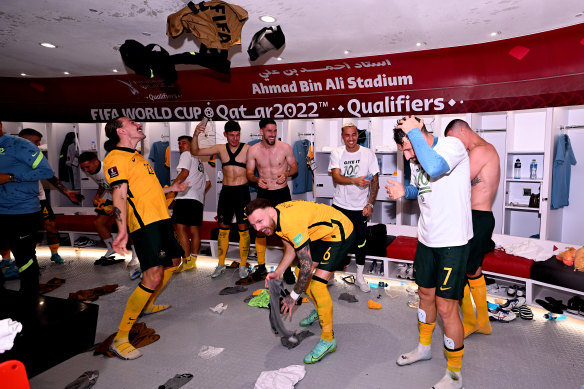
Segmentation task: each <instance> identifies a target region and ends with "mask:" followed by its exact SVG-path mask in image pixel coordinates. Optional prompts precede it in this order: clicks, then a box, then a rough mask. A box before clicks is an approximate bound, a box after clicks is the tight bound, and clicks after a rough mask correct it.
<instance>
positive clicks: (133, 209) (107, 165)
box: [103, 147, 170, 232]
mask: <svg viewBox="0 0 584 389" xmlns="http://www.w3.org/2000/svg"><path fill="white" fill-rule="evenodd" d="M103 170H104V172H105V178H106V180H107V182H109V184H110V186H112V187H113V186H114V185H116V184H120V183H124V182H125V183H127V184H128V197H127V213H128V228H129V230H130V232H134V231H136V230H137V229H139V228H142V227H144V226H146V225H148V224H151V223H154V222H157V221H159V220H164V219H169V218H170V214H169V213H168V208H167V207H166V198H165V196H164V191H163V190H162V187H161V186H160V182H159V181H158V178H156V174H155V173H154V170H153V169H152V166H150V163H149V162H148V161H147V160H145V159H144V157H143V156H142V155H140V153H138V152H137V151H136V150H133V149H130V148H124V147H116V148H115V149H113V150H112V151H111V152H110V153H109V154H108V155H107V156H106V157H105V159H104V161H103Z"/></svg>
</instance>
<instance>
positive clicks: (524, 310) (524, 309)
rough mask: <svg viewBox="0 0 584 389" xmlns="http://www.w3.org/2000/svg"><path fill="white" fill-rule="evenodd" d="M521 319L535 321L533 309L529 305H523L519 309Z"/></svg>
mask: <svg viewBox="0 0 584 389" xmlns="http://www.w3.org/2000/svg"><path fill="white" fill-rule="evenodd" d="M519 317H520V318H522V319H524V320H533V312H532V311H531V308H529V307H528V306H527V305H522V306H520V307H519Z"/></svg>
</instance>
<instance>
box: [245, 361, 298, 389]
mask: <svg viewBox="0 0 584 389" xmlns="http://www.w3.org/2000/svg"><path fill="white" fill-rule="evenodd" d="M305 374H306V368H305V367H304V366H302V365H291V366H288V367H283V368H281V369H278V370H269V371H262V372H261V373H260V376H259V377H258V379H257V381H256V383H255V386H254V389H273V388H278V389H293V388H294V385H296V383H297V382H298V381H300V380H301V379H303V378H304V375H305Z"/></svg>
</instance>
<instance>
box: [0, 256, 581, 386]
mask: <svg viewBox="0 0 584 389" xmlns="http://www.w3.org/2000/svg"><path fill="white" fill-rule="evenodd" d="M60 252H61V255H62V256H63V258H65V261H66V263H65V264H64V265H56V264H53V263H51V262H50V260H49V259H48V250H47V249H46V248H39V250H38V254H39V263H40V264H41V265H42V266H45V269H44V270H43V273H42V278H41V282H46V281H48V280H49V279H50V278H52V277H60V278H65V279H66V283H65V284H64V285H62V286H61V287H60V288H58V289H56V290H54V291H53V292H51V293H49V294H48V295H49V296H54V297H62V298H66V297H67V296H68V294H69V293H70V292H74V291H77V290H79V289H88V288H94V287H97V286H101V285H104V284H112V283H117V284H119V285H121V286H122V288H121V290H118V291H117V292H114V293H112V294H110V295H106V296H102V297H100V298H99V300H97V301H96V302H95V303H96V304H98V305H99V318H98V324H97V334H96V342H99V341H101V340H103V339H104V338H105V337H107V336H108V335H109V334H111V333H113V332H114V331H115V330H116V328H117V325H118V322H119V320H120V318H121V315H122V312H123V309H124V306H125V303H126V300H127V298H128V296H129V295H130V293H131V292H132V291H133V289H134V288H135V287H136V285H137V281H131V280H130V279H129V278H128V275H127V271H125V268H124V264H123V263H122V264H118V265H112V266H109V267H102V266H94V265H93V261H94V260H95V259H97V258H98V257H99V256H100V255H101V254H102V253H103V249H101V250H97V249H82V250H77V251H75V250H73V249H68V248H62V249H61V251H60ZM128 259H129V258H128ZM215 265H216V260H215V259H211V258H206V257H200V258H199V261H198V268H197V269H196V270H194V271H190V272H186V273H181V274H178V275H176V276H174V277H173V279H171V282H170V283H169V285H168V287H167V288H166V290H165V291H164V292H163V293H162V294H161V296H160V297H159V300H158V301H159V302H160V303H172V305H173V307H172V308H171V309H170V310H168V311H166V312H161V313H159V314H156V315H149V316H146V317H143V318H142V320H144V321H145V322H146V323H147V325H148V326H149V327H151V328H154V329H155V330H156V331H157V333H158V334H160V335H161V338H160V340H158V341H157V342H155V343H153V344H151V345H149V346H147V347H145V348H143V349H142V351H143V354H144V355H143V356H142V357H141V358H139V359H137V360H134V361H122V360H119V359H115V358H105V357H102V356H93V355H92V353H91V352H85V353H82V354H79V355H77V356H75V357H73V358H71V359H69V360H68V361H65V362H64V363H61V364H60V365H57V366H55V367H54V368H52V369H49V370H47V371H46V372H44V373H42V374H39V375H37V376H36V377H33V378H32V379H31V386H32V388H33V389H37V388H43V389H44V388H64V387H65V386H66V385H67V384H68V383H69V382H71V381H73V380H74V379H75V378H77V377H78V376H79V375H80V374H82V373H83V372H84V371H87V370H99V373H100V375H99V379H98V380H97V383H96V385H95V386H94V388H97V389H99V388H107V389H118V388H157V387H158V386H159V385H161V384H163V383H165V382H166V380H167V379H169V378H171V377H173V376H174V375H175V374H177V373H187V372H188V373H192V374H193V375H194V378H193V380H192V381H191V382H190V383H188V384H187V385H185V386H184V388H226V389H231V388H234V389H237V388H253V386H254V383H255V381H256V379H257V378H258V376H259V374H260V372H262V371H264V370H276V369H279V368H282V367H286V366H289V365H293V364H298V365H302V364H303V363H302V359H303V357H304V355H305V354H307V353H308V352H309V351H310V350H311V349H312V348H313V347H314V345H315V344H316V342H317V341H318V335H319V334H320V328H319V327H318V324H316V323H315V324H313V325H312V327H310V329H311V330H312V331H313V332H315V333H316V336H314V337H311V338H308V339H306V340H305V341H304V342H303V343H302V344H301V345H299V346H298V347H297V348H295V349H292V350H288V349H286V348H284V347H283V346H282V345H281V344H280V342H279V339H278V338H277V337H276V336H275V335H273V334H272V332H271V330H270V325H269V322H268V312H267V310H264V309H260V308H253V307H249V306H247V304H245V303H244V302H243V299H244V298H245V297H247V296H248V295H250V294H251V292H253V291H254V290H255V289H257V288H260V287H263V285H262V284H261V283H257V284H253V285H250V286H248V288H249V289H248V291H247V292H244V293H241V294H235V295H227V296H220V295H219V294H218V292H219V291H220V290H221V289H222V288H224V287H226V286H233V284H234V282H235V281H236V279H237V275H236V273H235V271H234V270H231V269H228V270H227V272H226V274H225V275H223V276H222V277H221V278H219V279H216V280H213V279H211V277H210V275H211V272H212V270H213V268H214V266H215ZM336 279H337V281H336V282H335V283H334V284H333V285H331V286H330V288H329V290H330V293H331V296H332V298H333V301H334V319H335V336H336V338H337V341H338V348H337V351H336V352H335V353H334V354H331V355H327V356H326V357H325V358H324V359H323V360H322V361H320V362H318V363H317V364H315V365H306V376H305V378H304V379H303V380H302V381H300V382H299V383H298V384H297V385H296V388H299V389H301V388H319V389H326V388H359V389H361V388H429V387H431V386H432V384H434V383H436V382H437V381H438V380H439V379H440V378H441V377H442V375H443V374H444V371H445V366H446V361H445V359H444V356H443V352H442V330H441V329H440V328H439V326H438V327H437V328H436V331H435V332H434V338H433V342H432V355H433V358H432V360H430V361H424V362H420V363H418V364H414V365H411V366H406V367H398V366H397V365H396V364H395V360H396V358H397V357H398V355H399V354H400V353H402V352H406V351H410V350H411V349H413V348H414V347H415V345H416V344H417V336H418V330H417V325H416V318H417V316H416V311H415V309H412V308H409V307H408V306H407V305H406V301H407V293H406V291H405V284H400V283H393V284H391V285H390V288H389V293H390V294H392V295H393V296H395V298H390V297H388V296H387V295H385V294H383V295H382V297H381V298H380V299H377V298H376V297H377V294H378V293H377V291H375V290H374V291H372V292H371V293H370V294H363V293H361V292H359V291H358V290H357V289H356V288H355V287H354V286H351V285H347V284H345V283H344V282H343V281H342V280H341V278H340V275H337V278H336ZM371 281H373V279H371ZM7 287H8V288H11V289H16V288H17V287H18V282H17V281H9V282H8V284H7ZM343 292H350V293H353V294H355V295H356V296H357V298H358V299H359V302H357V303H354V304H350V303H347V302H345V301H339V300H338V296H339V295H340V294H341V293H343ZM369 298H372V299H375V300H377V301H379V302H380V303H381V304H382V305H383V308H382V309H381V310H370V309H368V308H367V300H368V299H369ZM220 302H223V303H226V304H228V308H227V310H226V311H225V312H224V313H223V314H222V315H217V314H215V313H213V312H211V311H210V310H209V307H210V306H215V305H217V304H218V303H220ZM311 308H312V304H306V305H302V306H300V307H298V310H297V311H296V312H295V314H294V316H293V320H292V322H288V326H289V327H290V328H293V329H297V328H299V327H298V321H299V320H300V319H301V318H303V317H304V316H305V315H306V314H307V313H308V312H309V311H310V309H311ZM533 310H534V314H535V319H534V320H533V321H525V320H521V319H517V320H515V321H514V322H511V323H507V324H503V323H493V334H491V335H490V336H485V335H473V336H471V337H469V338H468V339H467V340H466V341H465V355H464V358H463V370H462V374H463V381H464V384H465V385H464V386H465V387H466V388H575V389H578V388H580V387H581V386H582V385H584V348H583V346H582V345H583V344H584V321H580V320H576V319H572V318H569V319H566V320H563V321H559V322H548V321H547V320H545V319H544V318H543V314H544V311H543V310H541V309H538V308H536V307H533ZM203 345H210V346H214V347H222V348H224V349H225V350H224V351H223V352H222V353H221V354H219V355H218V356H217V357H215V358H214V359H211V360H205V359H201V358H199V357H197V353H198V352H199V350H200V348H201V347H202V346H203ZM0 386H1V385H0Z"/></svg>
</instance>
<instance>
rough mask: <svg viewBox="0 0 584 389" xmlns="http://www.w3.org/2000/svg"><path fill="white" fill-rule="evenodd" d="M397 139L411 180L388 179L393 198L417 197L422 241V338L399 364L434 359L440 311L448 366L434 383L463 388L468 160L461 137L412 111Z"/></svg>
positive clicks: (419, 268)
mask: <svg viewBox="0 0 584 389" xmlns="http://www.w3.org/2000/svg"><path fill="white" fill-rule="evenodd" d="M394 139H395V142H396V143H397V145H398V148H399V149H400V150H401V151H402V152H403V154H404V157H405V158H406V159H407V160H408V161H410V169H411V173H412V174H411V181H410V182H411V184H410V185H407V186H405V187H404V185H402V184H401V183H399V182H395V181H391V180H388V181H387V182H388V185H387V186H386V189H387V193H388V194H389V196H390V197H391V198H392V199H394V200H395V199H398V198H400V197H402V196H405V197H406V198H408V199H413V198H416V197H417V199H418V204H419V207H420V219H419V221H418V246H417V248H416V256H415V259H414V269H415V271H416V283H417V284H418V287H419V288H418V294H419V295H420V307H419V308H418V328H419V330H420V337H419V344H418V347H417V348H416V349H414V350H413V351H411V352H409V353H406V354H402V355H401V356H400V357H399V358H398V360H397V361H396V363H397V364H398V365H399V366H403V365H409V364H411V363H414V362H417V361H420V360H426V359H430V358H431V357H432V356H431V352H430V344H431V341H432V332H433V331H434V327H435V326H436V315H437V313H438V314H440V317H441V318H442V322H443V323H444V351H445V353H446V358H447V370H446V374H445V375H444V377H443V378H442V379H441V380H440V381H439V382H438V383H437V384H436V385H435V386H434V387H436V388H462V376H461V373H460V369H461V367H462V355H463V354H464V330H463V326H462V321H461V320H460V316H459V313H458V301H459V300H460V299H461V298H462V296H463V294H464V284H465V273H466V264H467V259H468V253H469V247H470V246H469V243H468V242H469V240H470V239H471V238H472V237H473V230H472V216H471V206H470V189H471V188H470V180H469V177H470V163H469V159H468V154H467V152H466V148H465V147H464V145H463V143H462V142H461V141H460V140H459V139H457V138H454V137H441V138H437V137H434V136H433V135H432V134H430V133H429V132H428V131H427V130H426V128H425V126H424V122H423V120H418V119H417V118H415V117H412V116H408V117H407V118H404V119H402V120H400V121H398V125H397V127H396V128H395V129H394Z"/></svg>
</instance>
